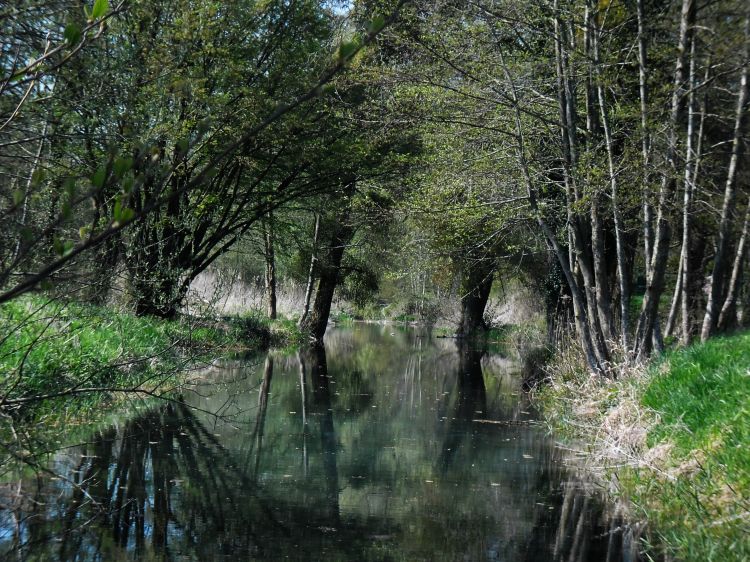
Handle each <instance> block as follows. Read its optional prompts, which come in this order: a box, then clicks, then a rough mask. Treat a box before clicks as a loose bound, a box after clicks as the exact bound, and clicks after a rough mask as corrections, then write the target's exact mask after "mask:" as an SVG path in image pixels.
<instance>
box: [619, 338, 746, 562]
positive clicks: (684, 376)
mask: <svg viewBox="0 0 750 562" xmlns="http://www.w3.org/2000/svg"><path fill="white" fill-rule="evenodd" d="M651 374H652V377H651V378H650V381H649V382H648V384H647V385H646V386H645V388H644V391H643V399H642V403H643V405H644V406H646V407H648V408H651V409H652V410H654V411H655V412H657V414H658V422H657V423H656V424H655V425H654V427H652V428H651V430H650V431H649V435H648V444H649V445H650V446H657V445H659V444H664V443H666V444H669V445H670V447H671V449H670V451H669V454H668V455H667V457H666V459H665V463H664V464H665V469H666V471H667V472H669V473H671V474H673V475H674V478H653V477H652V476H651V475H648V474H646V475H644V474H642V473H639V474H636V475H635V476H634V479H633V495H634V499H635V500H636V501H637V502H638V503H641V504H642V505H644V507H646V509H647V510H648V511H649V513H650V515H651V518H652V519H653V520H654V521H655V523H656V524H655V528H656V529H657V530H658V532H659V534H660V536H661V539H662V542H663V543H664V544H665V545H667V547H668V549H669V550H671V551H672V552H673V554H674V555H675V556H676V557H677V558H678V559H680V558H681V559H685V560H688V559H689V560H716V561H719V560H721V561H724V560H727V561H728V560H750V333H745V334H740V335H736V336H732V337H725V338H717V339H713V340H710V341H708V342H706V343H705V344H698V345H694V346H693V347H690V348H688V349H685V350H680V351H676V352H672V353H670V354H668V355H667V356H665V357H664V358H663V360H662V361H660V362H659V363H657V364H655V365H654V366H653V367H652V369H651Z"/></svg>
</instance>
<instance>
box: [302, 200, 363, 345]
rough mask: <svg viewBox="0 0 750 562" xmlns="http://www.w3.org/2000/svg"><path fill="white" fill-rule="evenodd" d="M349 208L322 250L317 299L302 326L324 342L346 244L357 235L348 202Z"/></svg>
mask: <svg viewBox="0 0 750 562" xmlns="http://www.w3.org/2000/svg"><path fill="white" fill-rule="evenodd" d="M346 205H347V207H346V210H345V211H344V212H343V213H342V216H341V217H340V219H339V220H338V221H337V222H336V223H335V224H334V225H332V229H333V232H332V234H331V238H330V245H329V246H328V248H326V249H325V250H324V251H323V252H321V254H322V255H321V256H320V258H319V261H318V271H319V275H318V279H317V285H316V288H315V300H314V302H313V304H312V308H311V310H310V313H309V314H308V316H307V318H305V321H304V322H302V323H301V324H300V329H301V330H302V331H303V332H305V333H307V334H308V335H309V336H310V339H312V340H313V341H316V342H322V341H323V336H324V335H325V333H326V328H327V327H328V317H329V316H330V314H331V304H332V303H333V294H334V292H335V290H336V286H337V285H338V282H339V276H340V272H341V262H342V260H343V258H344V252H345V250H346V247H347V245H348V244H349V242H351V239H352V237H353V236H354V227H353V226H352V225H351V224H350V222H349V217H350V211H351V208H350V206H349V202H347V203H346Z"/></svg>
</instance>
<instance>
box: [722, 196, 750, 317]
mask: <svg viewBox="0 0 750 562" xmlns="http://www.w3.org/2000/svg"><path fill="white" fill-rule="evenodd" d="M749 222H750V202H748V205H747V207H746V209H745V219H744V220H743V221H742V234H741V235H740V240H739V242H737V249H736V251H735V253H734V263H733V264H732V275H731V277H730V278H729V287H728V289H727V298H726V299H725V300H724V305H723V306H722V307H721V312H720V313H719V320H718V323H717V327H718V329H719V330H721V331H725V330H727V329H729V328H730V327H731V326H730V324H729V321H730V319H729V317H730V315H731V314H732V312H733V311H734V309H735V307H736V306H737V295H738V293H739V289H740V278H741V277H742V265H743V263H744V261H745V253H746V252H745V248H746V246H747V231H748V223H749Z"/></svg>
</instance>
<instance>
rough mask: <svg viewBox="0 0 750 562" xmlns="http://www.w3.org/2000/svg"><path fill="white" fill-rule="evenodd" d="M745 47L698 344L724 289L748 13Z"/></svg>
mask: <svg viewBox="0 0 750 562" xmlns="http://www.w3.org/2000/svg"><path fill="white" fill-rule="evenodd" d="M744 38H745V48H744V53H743V54H744V56H743V59H742V60H743V61H744V66H743V67H742V74H741V76H740V91H739V95H738V97H737V113H736V116H735V120H734V134H733V136H732V155H731V157H730V159H729V168H728V169H727V181H726V185H725V188H724V202H723V204H722V206H721V221H720V222H719V235H718V239H717V241H716V255H715V256H714V267H713V271H712V272H711V282H710V286H709V290H708V301H707V303H706V314H705V316H704V317H703V327H702V329H701V341H706V340H707V339H708V338H709V337H711V335H712V334H713V333H714V331H715V330H716V325H717V322H718V319H719V307H720V304H721V301H722V296H723V295H722V290H723V288H724V287H725V279H724V277H725V275H726V269H727V266H726V258H727V253H728V252H729V243H730V241H729V238H730V234H731V233H730V227H731V223H732V220H733V218H734V213H735V199H736V192H737V166H738V163H739V157H740V150H741V148H742V126H743V122H744V117H745V112H746V108H745V104H746V103H747V97H748V85H747V78H748V76H747V73H748V62H747V60H748V56H749V55H750V13H749V14H748V15H746V17H745V35H744Z"/></svg>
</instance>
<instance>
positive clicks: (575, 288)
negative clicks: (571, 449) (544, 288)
mask: <svg viewBox="0 0 750 562" xmlns="http://www.w3.org/2000/svg"><path fill="white" fill-rule="evenodd" d="M501 62H502V64H503V73H504V74H505V78H506V80H507V82H508V86H509V88H510V92H511V100H512V102H513V109H514V117H515V119H514V121H515V129H516V156H517V158H518V163H519V166H520V168H521V172H522V173H523V179H524V183H525V185H526V193H527V196H528V200H529V207H530V208H531V212H532V214H533V216H534V217H535V219H536V222H537V224H538V225H539V227H540V228H541V230H542V233H543V234H544V238H545V239H546V241H547V244H548V245H549V247H550V248H551V249H552V251H553V252H554V254H555V256H556V257H557V260H558V263H559V264H560V267H561V269H562V271H563V275H564V276H565V281H566V282H567V284H568V287H569V289H570V293H571V295H572V297H573V310H574V315H575V320H576V329H577V330H578V335H579V338H580V341H581V346H582V348H583V352H584V354H585V356H586V363H587V364H588V366H589V368H590V369H591V371H592V372H594V373H597V374H604V373H605V372H606V367H605V365H604V364H603V363H601V362H600V361H599V358H598V357H597V353H596V351H595V348H594V342H593V341H592V338H591V332H590V331H589V324H588V320H587V319H586V304H585V303H584V302H583V295H582V294H581V290H580V286H579V284H578V282H577V281H576V279H575V277H574V276H573V272H572V271H571V268H570V266H571V262H570V261H569V259H568V253H567V252H565V251H564V250H563V248H562V247H561V246H560V243H559V242H558V241H557V238H556V237H555V234H554V232H553V231H552V229H551V228H550V227H549V225H548V224H547V221H545V220H544V216H543V215H542V212H541V210H540V209H539V205H538V203H537V199H536V189H535V187H534V183H533V181H532V179H531V178H532V176H531V171H530V170H529V165H528V161H527V159H526V146H525V140H524V138H525V137H524V130H523V123H522V120H521V109H520V108H519V106H518V94H517V93H516V88H515V83H514V82H513V79H512V78H511V75H510V72H508V69H507V67H506V66H505V61H504V60H502V59H501Z"/></svg>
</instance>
